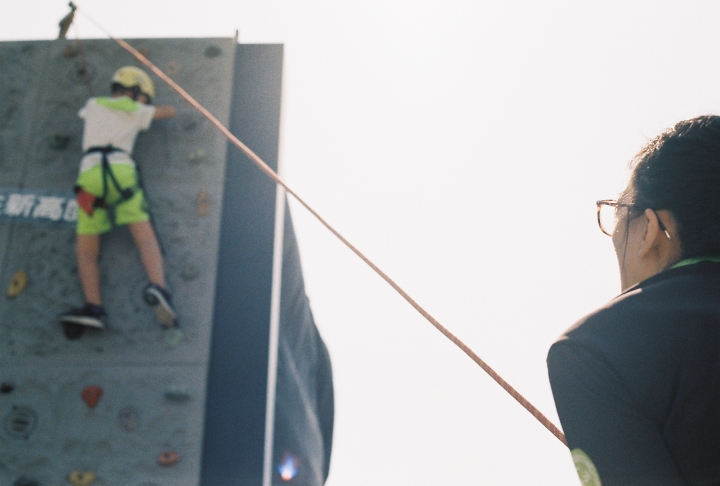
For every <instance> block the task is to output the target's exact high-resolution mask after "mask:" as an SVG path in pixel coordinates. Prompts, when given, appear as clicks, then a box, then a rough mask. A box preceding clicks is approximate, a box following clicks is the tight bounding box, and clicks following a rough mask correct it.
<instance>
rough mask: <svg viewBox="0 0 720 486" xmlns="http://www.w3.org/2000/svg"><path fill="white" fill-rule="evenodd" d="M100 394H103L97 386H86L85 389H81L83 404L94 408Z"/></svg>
mask: <svg viewBox="0 0 720 486" xmlns="http://www.w3.org/2000/svg"><path fill="white" fill-rule="evenodd" d="M102 394H103V391H102V388H100V387H99V386H97V385H88V386H86V387H85V388H83V391H82V399H83V400H85V403H87V404H88V407H90V408H95V405H97V403H98V401H99V400H100V397H101V396H102Z"/></svg>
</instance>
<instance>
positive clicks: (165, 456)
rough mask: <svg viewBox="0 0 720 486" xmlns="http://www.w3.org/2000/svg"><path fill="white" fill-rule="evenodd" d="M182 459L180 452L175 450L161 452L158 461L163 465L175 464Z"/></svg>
mask: <svg viewBox="0 0 720 486" xmlns="http://www.w3.org/2000/svg"><path fill="white" fill-rule="evenodd" d="M178 461H180V454H178V453H177V452H175V451H165V452H161V453H160V455H159V456H158V457H157V463H158V464H160V465H161V466H174V465H175V464H177V463H178Z"/></svg>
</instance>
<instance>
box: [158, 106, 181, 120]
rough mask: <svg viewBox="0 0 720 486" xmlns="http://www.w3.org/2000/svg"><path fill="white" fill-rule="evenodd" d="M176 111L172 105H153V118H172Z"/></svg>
mask: <svg viewBox="0 0 720 486" xmlns="http://www.w3.org/2000/svg"><path fill="white" fill-rule="evenodd" d="M176 113H177V110H175V107H174V106H170V105H155V114H154V115H153V120H167V119H168V118H172V117H174V116H175V114H176Z"/></svg>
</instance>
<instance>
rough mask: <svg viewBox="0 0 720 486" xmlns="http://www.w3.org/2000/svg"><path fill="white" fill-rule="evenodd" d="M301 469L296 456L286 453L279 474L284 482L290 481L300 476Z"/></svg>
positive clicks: (279, 466)
mask: <svg viewBox="0 0 720 486" xmlns="http://www.w3.org/2000/svg"><path fill="white" fill-rule="evenodd" d="M299 469H300V461H298V460H297V458H296V457H295V456H293V455H292V454H290V453H289V452H286V453H285V455H284V456H283V458H282V461H281V462H280V464H279V465H278V472H279V473H280V477H281V478H282V479H283V481H290V480H291V479H292V478H294V477H295V476H297V475H298V472H299Z"/></svg>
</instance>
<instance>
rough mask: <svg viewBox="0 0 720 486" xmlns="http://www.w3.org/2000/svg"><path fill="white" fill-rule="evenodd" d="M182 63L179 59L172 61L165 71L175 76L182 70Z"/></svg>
mask: <svg viewBox="0 0 720 486" xmlns="http://www.w3.org/2000/svg"><path fill="white" fill-rule="evenodd" d="M181 67H182V65H181V64H180V63H179V62H177V61H170V62H169V63H168V64H167V67H166V68H165V72H166V73H167V75H168V76H175V75H176V74H177V73H179V72H180V68H181Z"/></svg>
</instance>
